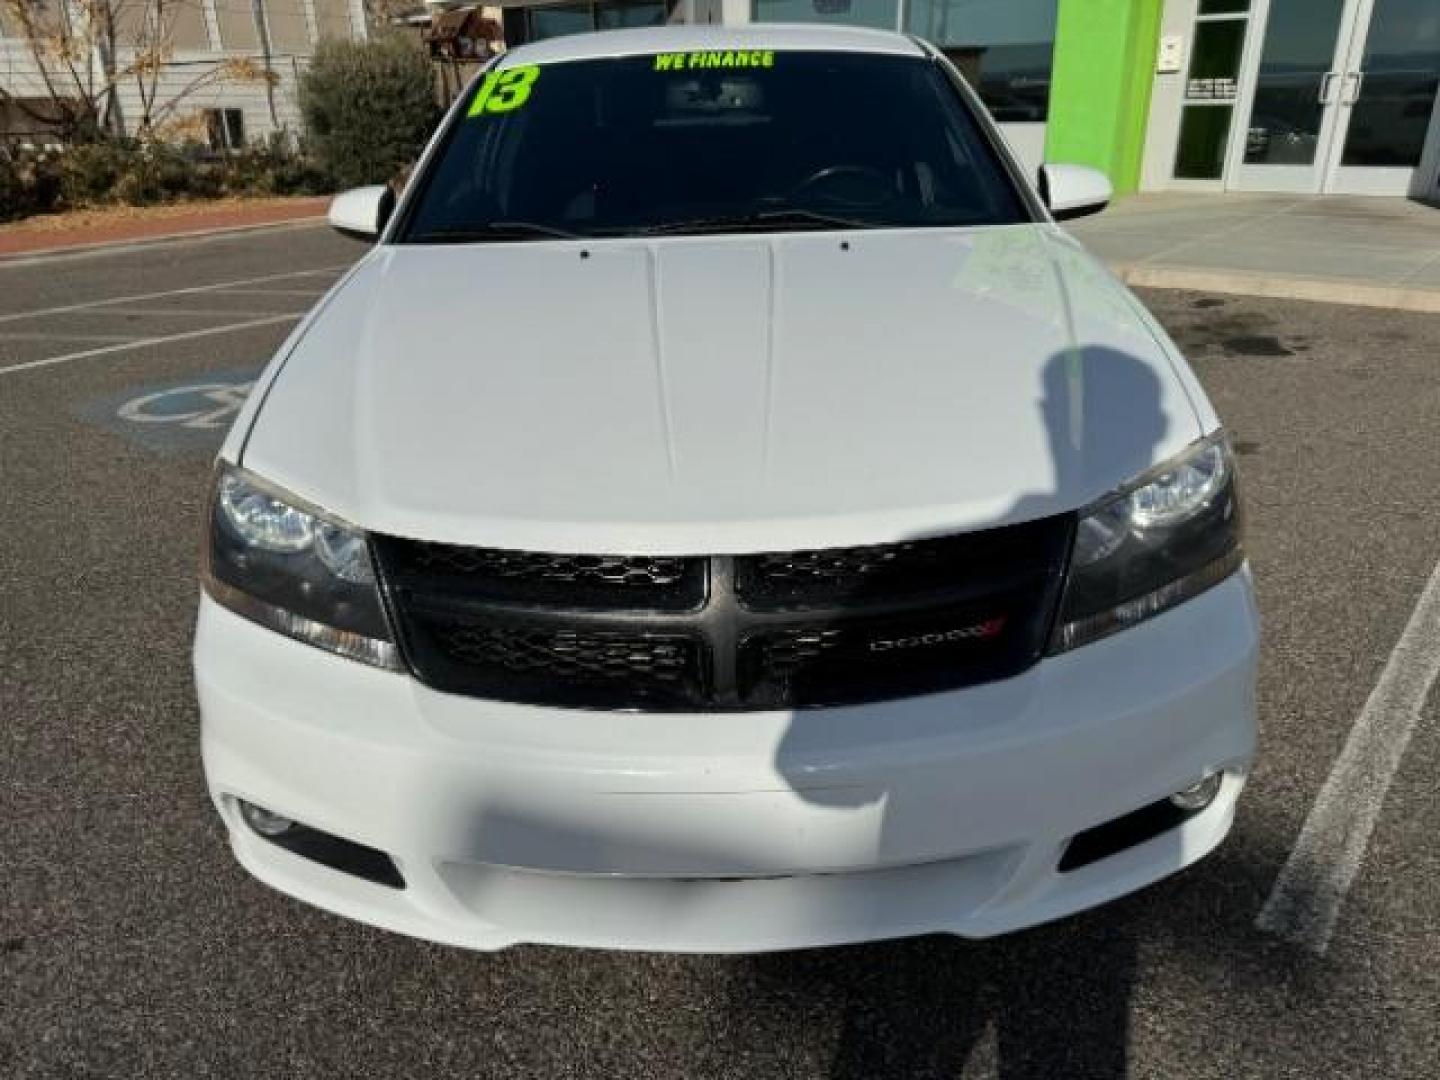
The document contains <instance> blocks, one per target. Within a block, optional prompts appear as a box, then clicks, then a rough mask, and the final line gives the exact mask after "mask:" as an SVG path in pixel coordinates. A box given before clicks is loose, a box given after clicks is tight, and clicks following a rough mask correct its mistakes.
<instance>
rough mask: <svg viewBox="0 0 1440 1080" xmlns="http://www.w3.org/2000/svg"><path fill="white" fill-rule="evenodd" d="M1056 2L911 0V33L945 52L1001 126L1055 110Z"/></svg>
mask: <svg viewBox="0 0 1440 1080" xmlns="http://www.w3.org/2000/svg"><path fill="white" fill-rule="evenodd" d="M1058 6H1059V5H1058V3H1057V0H910V3H909V5H908V11H909V14H908V17H907V19H906V24H907V25H906V27H905V28H906V30H908V31H909V32H910V33H912V34H916V35H918V36H919V37H922V38H924V39H925V40H926V41H930V42H932V43H934V44H935V45H936V46H938V47H939V48H940V49H941V50H943V51H944V53H945V55H946V56H948V57H949V58H950V60H951V62H952V63H954V65H955V66H956V67H957V68H959V69H960V72H961V74H963V75H964V76H965V78H966V79H967V80H969V82H970V85H972V86H974V87H975V89H976V90H978V91H979V92H980V97H981V98H982V99H983V100H984V102H985V105H986V107H987V108H988V109H989V110H990V114H991V115H992V116H994V117H995V119H996V120H999V121H1001V122H1002V123H1026V122H1031V123H1040V122H1043V121H1044V120H1045V117H1046V116H1047V115H1048V114H1049V111H1050V73H1051V69H1052V67H1053V65H1054V58H1055V19H1056V9H1057V8H1058Z"/></svg>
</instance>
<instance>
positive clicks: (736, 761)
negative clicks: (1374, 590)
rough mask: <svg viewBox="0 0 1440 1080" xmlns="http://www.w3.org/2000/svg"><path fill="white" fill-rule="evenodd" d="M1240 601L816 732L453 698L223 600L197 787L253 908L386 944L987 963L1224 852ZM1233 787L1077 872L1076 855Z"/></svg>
mask: <svg viewBox="0 0 1440 1080" xmlns="http://www.w3.org/2000/svg"><path fill="white" fill-rule="evenodd" d="M1257 644H1258V623H1257V619H1256V614H1255V607H1254V602H1253V598H1252V594H1251V588H1250V581H1249V575H1248V572H1244V573H1241V574H1237V575H1235V576H1234V577H1232V578H1230V579H1229V580H1227V581H1226V582H1224V583H1223V584H1221V585H1219V586H1217V587H1216V588H1214V589H1212V590H1210V591H1209V592H1207V593H1204V594H1203V595H1201V596H1199V597H1197V598H1195V599H1193V600H1191V601H1189V602H1188V603H1185V604H1183V605H1181V606H1180V607H1178V608H1176V609H1174V610H1172V611H1170V612H1167V613H1166V614H1164V615H1161V616H1160V617H1158V618H1155V619H1152V620H1150V621H1148V622H1146V623H1144V624H1142V625H1141V626H1138V627H1135V628H1133V629H1131V630H1128V631H1125V632H1123V633H1120V634H1117V635H1115V636H1114V637H1111V638H1109V639H1107V640H1105V641H1101V642H1098V643H1095V644H1092V645H1089V646H1086V647H1084V648H1081V649H1077V650H1076V651H1074V652H1071V653H1068V654H1065V655H1062V656H1059V657H1056V658H1053V659H1049V660H1045V661H1043V662H1042V663H1040V664H1039V665H1037V666H1036V667H1034V668H1032V669H1031V670H1030V671H1028V672H1026V673H1025V674H1023V675H1021V676H1019V677H1017V678H1014V679H1009V680H1006V681H1003V682H998V683H991V684H988V685H984V686H978V687H972V688H969V689H965V690H959V691H954V692H950V693H942V694H934V695H929V696H924V697H917V698H911V699H908V700H904V701H897V702H887V703H881V704H874V705H865V706H855V707H847V708H835V709H817V710H809V711H800V712H776V713H725V714H705V715H662V714H629V713H609V712H586V711H578V710H565V709H549V708H537V707H531V706H521V705H512V704H504V703H497V702H490V701H481V700H475V699H470V698H463V697H456V696H452V695H447V694H440V693H436V692H434V691H431V690H428V689H426V688H425V687H424V686H422V685H420V684H419V683H418V682H416V681H415V680H413V679H411V678H409V677H407V676H404V675H396V674H393V673H387V672H383V671H379V670H376V669H373V668H368V667H365V666H363V665H361V664H358V663H354V662H351V661H347V660H343V659H340V658H337V657H334V656H331V655H329V654H326V653H323V652H321V651H319V650H316V649H313V648H311V647H309V646H306V645H303V644H299V643H296V642H294V641H291V640H288V639H286V638H283V637H281V636H279V635H277V634H274V633H272V632H270V631H268V630H264V629H262V628H260V627H258V626H255V625H254V624H252V623H250V622H247V621H246V620H244V619H241V618H239V617H238V616H236V615H234V614H232V613H230V612H229V611H227V610H225V609H222V608H220V607H219V606H217V605H216V604H214V603H213V602H212V601H210V600H209V599H208V598H205V599H202V601H201V607H200V617H199V624H198V627H197V633H196V642H195V671H196V681H197V686H198V691H199V698H200V708H201V717H202V728H203V739H202V742H203V751H204V759H205V771H206V775H207V778H208V781H209V785H210V790H211V793H212V795H213V796H214V798H215V801H216V805H217V806H218V808H219V810H220V812H221V815H222V817H223V819H224V821H225V824H226V826H227V828H228V829H229V832H230V839H231V843H232V845H233V847H234V850H235V853H236V856H237V857H238V858H239V860H240V861H241V863H242V864H244V866H245V867H246V868H247V869H249V870H250V871H251V873H253V874H254V875H255V876H256V877H258V878H260V879H261V880H263V881H265V882H267V883H269V884H271V885H273V886H275V887H276V888H278V889H281V890H283V891H285V892H288V893H291V894H293V895H295V896H297V897H299V898H301V899H304V900H307V901H309V902H311V903H314V904H316V905H318V906H320V907H323V908H327V909H329V910H331V911H334V912H337V913H339V914H342V915H346V916H349V917H352V918H356V919H359V920H362V921H364V922H368V923H373V924H375V925H378V926H382V927H385V928H388V929H391V930H395V931H399V932H402V933H407V934H412V935H415V936H417V937H423V938H429V939H433V940H437V941H443V942H448V943H451V944H456V945H462V946H466V947H470V948H478V949H494V948H500V947H503V946H506V945H510V944H513V943H516V942H522V941H526V942H551V943H557V944H567V945H587V946H598V947H611V948H632V949H660V950H670V951H695V952H732V951H733V952H738V951H761V950H769V949H783V948H796V947H803V946H816V945H828V944H837V943H841V942H852V941H862V940H870V939H877V938H890V937H901V936H906V935H912V934H921V933H927V932H937V931H938V932H949V933H954V934H960V935H963V936H967V937H984V936H989V935H993V934H998V933H1004V932H1006V931H1010V930H1016V929H1019V928H1021V927H1025V926H1029V925H1033V924H1035V923H1039V922H1044V921H1046V920H1049V919H1053V918H1057V917H1059V916H1062V915H1066V914H1069V913H1071V912H1074V911H1079V910H1081V909H1084V908H1087V907H1091V906H1093V905H1095V904H1098V903H1102V902H1104V901H1106V900H1109V899H1111V898H1113V897H1116V896H1119V895H1121V894H1123V893H1126V892H1130V891H1132V890H1134V889H1137V888H1139V887H1141V886H1143V885H1146V884H1148V883H1150V882H1152V881H1155V880H1157V879H1159V878H1161V877H1164V876H1166V875H1167V874H1170V873H1172V872H1174V871H1176V870H1179V869H1180V868H1182V867H1184V866H1186V865H1189V864H1190V863H1192V862H1194V861H1195V860H1197V859H1199V858H1200V857H1202V856H1203V855H1205V854H1206V853H1207V852H1208V851H1210V850H1211V849H1212V848H1213V847H1214V846H1215V845H1216V844H1218V843H1219V842H1220V841H1221V840H1222V839H1223V838H1224V836H1225V834H1226V832H1227V831H1228V830H1229V827H1230V823H1231V819H1232V817H1233V814H1234V807H1235V801H1236V799H1237V797H1238V795H1239V792H1240V789H1241V787H1242V786H1243V784H1244V779H1245V773H1246V770H1247V769H1248V766H1249V762H1250V759H1251V756H1252V754H1253V751H1254V741H1255V701H1254V685H1255V667H1256V651H1257ZM1216 770H1224V771H1225V774H1226V775H1225V779H1224V782H1223V784H1222V787H1221V791H1220V794H1219V796H1218V797H1217V798H1216V799H1215V801H1214V802H1213V803H1211V804H1210V806H1209V807H1208V808H1207V809H1205V810H1204V811H1202V812H1200V813H1199V814H1197V815H1195V816H1194V817H1192V818H1190V819H1188V820H1187V821H1185V822H1184V823H1183V824H1181V825H1180V826H1179V827H1178V828H1175V829H1172V830H1170V831H1168V832H1166V833H1164V834H1162V835H1160V836H1157V837H1155V838H1154V839H1151V840H1148V841H1145V842H1143V843H1140V844H1138V845H1136V846H1133V847H1130V848H1128V849H1125V850H1123V851H1121V852H1119V853H1118V854H1115V855H1112V856H1110V857H1108V858H1105V859H1102V860H1100V861H1098V862H1095V863H1093V864H1091V865H1088V866H1085V867H1083V868H1081V869H1077V870H1073V871H1069V872H1065V873H1061V872H1059V871H1058V870H1057V863H1058V861H1059V858H1060V855H1061V853H1062V852H1063V850H1064V848H1065V845H1066V844H1067V842H1068V841H1069V839H1070V838H1071V837H1072V836H1074V835H1075V834H1076V833H1077V832H1080V831H1082V830H1085V829H1088V828H1090V827H1092V826H1095V825H1098V824H1100V823H1102V822H1106V821H1109V820H1111V819H1113V818H1116V817H1119V816H1121V815H1124V814H1127V813H1129V812H1131V811H1133V810H1136V809H1138V808H1139V807H1141V806H1144V805H1146V804H1149V803H1151V802H1154V801H1156V800H1159V799H1163V798H1164V797H1165V796H1167V795H1168V794H1169V793H1170V792H1172V791H1175V790H1177V789H1180V788H1183V787H1185V786H1187V785H1189V784H1191V783H1193V782H1194V781H1196V780H1197V779H1199V778H1200V777H1201V776H1203V775H1205V774H1207V773H1209V772H1212V771H1216ZM237 799H241V800H245V801H248V802H251V803H255V804H257V805H259V806H263V807H266V808H268V809H270V810H273V811H276V812H278V813H281V814H284V815H285V816H287V817H291V818H294V819H295V820H297V821H300V822H303V823H305V824H306V825H309V826H312V827H314V828H318V829H322V830H324V831H326V832H329V833H333V834H334V835H336V836H339V837H343V838H345V839H347V840H352V841H356V842H359V843H362V844H365V845H368V846H370V847H374V848H377V849H379V850H380V851H383V852H385V853H387V854H388V855H389V856H390V857H391V858H392V859H393V860H394V861H395V863H396V864H397V866H398V867H399V869H400V872H401V874H402V875H403V877H404V879H405V883H406V887H405V888H404V889H392V888H387V887H386V886H383V885H379V884H373V883H371V882H368V881H365V880H363V879H361V878H357V877H353V876H351V875H348V874H346V873H343V872H341V871H337V870H332V869H328V868H326V867H324V866H321V865H318V864H317V863H314V862H311V861H309V860H307V859H305V858H302V857H300V856H298V855H295V854H292V853H290V852H289V851H286V850H284V849H282V848H280V847H278V846H277V845H275V844H273V843H271V842H269V841H267V840H265V839H263V838H261V837H260V836H258V835H256V834H255V833H254V832H253V831H252V830H250V829H249V827H248V826H246V825H245V823H244V822H243V821H242V820H241V818H240V815H239V812H238V804H237V802H236V800H237Z"/></svg>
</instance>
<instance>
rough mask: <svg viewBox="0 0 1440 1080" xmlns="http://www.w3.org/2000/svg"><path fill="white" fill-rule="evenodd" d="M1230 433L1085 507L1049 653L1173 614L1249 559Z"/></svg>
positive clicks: (1199, 445)
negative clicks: (1246, 556) (1175, 608)
mask: <svg viewBox="0 0 1440 1080" xmlns="http://www.w3.org/2000/svg"><path fill="white" fill-rule="evenodd" d="M1240 541H1241V516H1240V504H1239V501H1238V499H1237V498H1236V494H1235V463H1234V460H1233V459H1232V457H1231V455H1230V445H1229V442H1228V441H1227V440H1226V438H1225V435H1224V433H1223V432H1220V433H1217V434H1215V435H1212V436H1210V437H1209V438H1206V439H1202V440H1201V441H1200V442H1198V443H1196V444H1195V445H1193V446H1191V447H1190V448H1189V449H1188V450H1186V451H1185V453H1183V454H1181V455H1180V456H1179V457H1178V458H1176V459H1175V460H1173V461H1170V462H1167V463H1166V464H1164V465H1161V466H1160V467H1159V468H1158V469H1154V470H1152V471H1150V472H1148V473H1146V474H1145V475H1144V476H1142V477H1140V478H1139V479H1137V480H1136V481H1135V482H1134V483H1132V484H1130V485H1128V486H1126V487H1125V488H1122V489H1121V490H1120V491H1119V492H1117V493H1116V494H1114V495H1112V496H1109V497H1107V498H1105V499H1102V500H1101V501H1100V502H1099V503H1097V504H1095V505H1094V506H1091V507H1089V508H1087V509H1086V510H1083V511H1082V512H1081V514H1080V520H1079V523H1078V525H1077V528H1076V533H1075V546H1074V549H1073V551H1072V552H1071V556H1070V573H1069V577H1068V579H1067V581H1066V583H1065V597H1064V600H1063V601H1062V602H1061V607H1060V617H1059V619H1058V620H1057V622H1056V624H1055V632H1054V634H1053V635H1052V636H1051V639H1050V653H1051V654H1052V655H1053V654H1054V653H1059V652H1065V651H1067V650H1069V649H1074V648H1077V647H1078V646H1081V645H1085V644H1088V643H1089V642H1092V641H1096V640H1098V639H1099V638H1102V637H1106V636H1108V635H1110V634H1113V633H1115V632H1116V631H1118V630H1123V629H1125V628H1126V627H1127V626H1133V625H1134V624H1135V623H1138V622H1141V621H1143V620H1145V619H1148V618H1151V617H1152V616H1155V615H1158V614H1160V613H1161V612H1162V611H1168V610H1169V609H1170V608H1172V607H1174V606H1175V605H1177V604H1179V603H1181V602H1183V601H1185V600H1188V599H1190V598H1191V597H1192V596H1195V595H1196V594H1198V593H1201V592H1204V591H1205V590H1206V589H1209V588H1211V587H1212V586H1214V585H1218V584H1219V583H1220V582H1221V581H1223V580H1224V579H1225V578H1227V577H1229V576H1230V575H1231V574H1232V573H1234V572H1235V571H1236V570H1237V569H1238V568H1239V567H1240V565H1241V563H1243V562H1244V558H1245V556H1244V551H1243V549H1242V548H1241V542H1240Z"/></svg>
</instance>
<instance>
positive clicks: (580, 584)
mask: <svg viewBox="0 0 1440 1080" xmlns="http://www.w3.org/2000/svg"><path fill="white" fill-rule="evenodd" d="M387 550H388V551H389V553H390V555H391V557H392V559H393V566H392V569H393V570H394V572H395V573H396V574H398V575H400V576H402V577H404V578H407V579H429V580H428V590H427V591H431V592H436V593H441V594H445V593H452V592H453V593H458V594H462V595H466V596H472V597H474V598H476V599H480V600H499V601H519V602H522V603H536V604H548V605H554V606H557V607H567V606H574V607H602V608H605V607H612V608H620V609H626V608H642V609H643V608H653V609H656V610H666V611H673V610H683V609H686V608H693V607H697V606H699V604H700V602H701V600H702V599H704V592H705V560H704V559H680V558H675V557H673V556H654V555H549V554H545V553H543V552H538V551H506V550H502V549H500V548H476V547H460V546H457V545H455V544H431V543H425V542H422V541H415V542H411V543H406V544H392V545H390V546H389V547H388V549H387Z"/></svg>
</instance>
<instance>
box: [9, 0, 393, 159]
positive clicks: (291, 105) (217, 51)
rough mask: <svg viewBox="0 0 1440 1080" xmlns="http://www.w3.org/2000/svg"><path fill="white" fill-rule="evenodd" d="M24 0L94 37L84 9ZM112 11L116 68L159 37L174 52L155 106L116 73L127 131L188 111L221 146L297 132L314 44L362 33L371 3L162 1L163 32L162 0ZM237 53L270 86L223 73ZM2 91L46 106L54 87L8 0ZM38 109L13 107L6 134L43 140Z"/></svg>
mask: <svg viewBox="0 0 1440 1080" xmlns="http://www.w3.org/2000/svg"><path fill="white" fill-rule="evenodd" d="M24 2H25V3H27V4H28V5H29V7H30V9H31V12H32V13H33V18H34V20H35V24H36V25H39V26H42V27H45V26H48V27H57V26H61V25H64V26H67V27H69V28H71V29H72V31H74V32H75V35H76V38H77V40H89V38H88V37H87V36H86V35H85V34H84V33H83V32H80V31H79V30H78V28H79V27H80V25H81V24H80V21H79V20H81V19H83V18H84V13H83V8H81V7H80V6H78V5H74V4H69V3H66V2H65V0H24ZM110 10H112V11H114V13H115V27H116V47H115V62H114V67H115V69H116V70H121V71H123V70H125V69H126V68H127V67H128V66H129V65H130V64H131V62H132V61H133V59H134V57H135V56H136V55H137V53H138V52H140V51H143V50H145V49H146V48H147V46H149V45H153V44H154V43H155V42H156V41H163V42H164V44H165V52H166V60H165V62H164V64H163V67H162V69H161V70H160V71H159V73H158V77H157V78H156V79H155V83H154V99H155V100H154V101H153V102H152V103H151V104H150V106H149V108H148V110H147V108H146V105H145V102H144V101H143V100H142V95H145V96H149V94H150V92H151V91H150V89H149V86H148V84H147V83H146V82H145V81H143V80H142V79H140V78H135V77H122V78H120V79H119V80H118V82H117V84H116V94H115V98H116V105H117V106H118V113H119V123H120V127H121V128H122V130H124V131H125V133H126V134H134V133H135V130H136V126H137V124H138V123H139V118H140V117H141V116H142V115H144V114H145V113H146V112H147V111H148V112H150V113H151V114H156V113H159V114H161V115H163V116H165V117H166V119H167V120H180V119H181V118H182V117H189V118H190V119H192V120H198V121H199V122H200V125H199V126H200V128H201V130H204V131H205V132H206V133H207V135H208V137H209V140H210V141H211V142H212V143H214V144H216V145H221V146H237V145H243V144H245V143H247V142H254V141H257V140H259V139H262V138H264V137H265V136H267V135H268V134H269V133H271V132H272V131H276V130H284V129H289V130H298V129H299V126H300V115H299V104H298V99H297V87H298V82H299V77H300V73H301V71H303V70H304V68H305V66H306V64H307V63H308V61H309V57H310V55H311V53H312V52H313V51H314V48H315V45H316V44H317V43H318V42H319V41H320V40H321V39H322V38H325V37H343V38H357V37H358V38H363V37H364V36H365V34H366V32H367V31H366V10H365V6H364V3H363V0H162V2H161V3H160V4H159V8H158V10H159V11H160V12H162V15H161V19H162V20H163V23H162V25H161V28H159V29H157V25H156V23H155V22H154V18H155V16H154V12H155V10H157V9H156V7H155V4H154V0H113V7H112V8H111V9H110ZM146 20H150V21H149V22H148V23H147V21H146ZM62 21H63V22H62ZM236 60H243V61H249V62H250V66H251V67H252V68H253V69H254V70H257V71H265V70H267V69H268V70H269V71H271V72H273V74H274V80H273V83H272V85H270V86H268V87H267V86H266V80H261V79H242V78H217V77H216V76H217V74H218V72H217V71H216V69H217V68H220V67H221V66H222V65H224V64H225V63H226V62H227V61H236ZM87 65H94V66H95V67H97V68H98V67H99V66H100V61H99V59H98V58H97V57H89V58H86V60H85V61H84V62H83V63H82V64H81V65H80V68H81V71H82V74H83V72H84V69H85V67H86V66H87ZM49 66H50V67H51V68H52V71H51V73H50V75H51V79H50V81H51V85H52V86H54V87H55V88H56V91H55V92H57V93H64V92H65V90H66V88H67V86H68V83H67V78H68V76H67V75H66V74H65V73H64V72H63V71H61V72H60V77H59V78H58V79H57V78H56V77H55V75H56V71H55V70H54V69H55V68H56V67H57V65H56V64H55V63H54V62H53V61H52V62H51V63H50V65H49ZM0 91H4V92H5V93H4V94H0V99H3V98H5V97H6V96H8V97H10V98H12V99H19V100H20V102H21V103H29V104H32V105H33V104H42V103H43V102H44V101H45V99H46V97H47V95H48V94H49V93H50V90H49V88H47V86H46V72H45V71H44V70H43V68H42V62H41V61H38V60H37V58H36V55H35V50H34V49H33V48H32V47H31V43H30V42H29V41H28V40H27V36H26V34H25V32H24V29H23V27H22V25H21V24H20V23H19V21H18V20H17V18H16V16H15V14H14V12H13V11H10V10H8V9H7V6H6V4H5V0H0ZM172 103H173V104H174V107H173V108H169V107H168V106H170V105H171V104H172ZM36 111H37V110H36V109H34V108H31V109H21V108H19V107H18V106H13V104H12V107H11V108H9V109H7V110H6V111H5V119H6V120H7V121H8V124H9V126H10V130H9V131H8V132H0V135H8V136H9V137H11V138H28V139H29V140H30V141H43V139H44V137H45V135H44V132H43V131H38V130H37V131H26V130H25V126H24V125H25V123H26V119H27V116H28V115H30V114H33V113H34V112H36Z"/></svg>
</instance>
